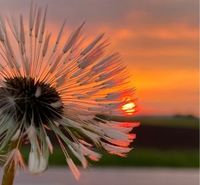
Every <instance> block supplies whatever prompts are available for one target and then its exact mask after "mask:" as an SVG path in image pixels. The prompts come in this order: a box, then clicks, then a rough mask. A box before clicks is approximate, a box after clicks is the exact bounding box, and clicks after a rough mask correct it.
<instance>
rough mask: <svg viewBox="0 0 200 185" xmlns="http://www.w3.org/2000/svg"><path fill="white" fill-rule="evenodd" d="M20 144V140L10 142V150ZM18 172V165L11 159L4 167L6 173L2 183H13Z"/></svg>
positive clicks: (9, 184)
mask: <svg viewBox="0 0 200 185" xmlns="http://www.w3.org/2000/svg"><path fill="white" fill-rule="evenodd" d="M18 144H19V142H18V140H16V141H13V142H12V143H11V144H10V147H9V150H10V151H12V150H13V149H14V148H16V147H17V145H18ZM15 172H16V165H15V161H14V160H10V161H9V162H8V164H6V166H5V167H4V174H3V179H2V184H1V185H13V182H14V178H15Z"/></svg>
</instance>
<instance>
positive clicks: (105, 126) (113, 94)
mask: <svg viewBox="0 0 200 185" xmlns="http://www.w3.org/2000/svg"><path fill="white" fill-rule="evenodd" d="M46 19H47V8H45V9H44V10H43V9H42V8H41V7H39V6H37V5H36V4H34V3H32V4H31V8H30V13H29V24H25V23H26V21H25V19H24V16H23V15H20V16H19V19H18V20H17V19H14V18H13V19H7V18H6V19H5V18H4V17H0V153H2V151H5V149H8V148H9V146H10V145H11V146H12V148H11V151H8V152H7V153H6V156H7V157H6V160H5V161H6V162H5V165H6V164H8V163H9V161H14V164H15V165H19V166H21V167H24V166H25V164H24V160H23V155H22V153H21V149H20V147H21V146H23V145H24V144H27V143H29V144H30V152H29V160H28V166H29V170H30V171H31V172H32V173H41V172H43V171H44V170H46V169H47V165H48V159H49V155H50V154H52V153H53V148H54V144H55V141H53V139H52V138H51V135H49V131H51V133H53V134H54V136H55V137H54V138H56V140H57V143H58V144H59V146H60V148H61V150H62V151H63V154H64V156H65V158H66V162H67V164H68V165H69V167H70V169H71V171H72V173H73V174H74V176H75V178H76V179H78V178H79V177H80V173H79V171H78V168H77V167H76V165H75V163H74V162H73V160H72V155H73V156H75V157H76V158H77V159H78V160H79V161H80V162H81V164H82V166H83V167H84V168H86V167H87V165H88V163H89V160H94V161H98V160H99V159H100V157H101V154H99V148H101V149H104V150H106V151H107V152H109V153H110V154H115V155H118V156H122V157H123V156H126V154H127V153H128V152H129V151H130V150H131V149H132V148H131V146H130V144H131V143H132V141H133V140H134V139H135V135H134V134H132V129H133V128H134V127H136V126H138V123H120V122H116V121H112V120H107V119H104V118H105V117H106V116H98V115H123V114H121V113H122V110H121V108H122V105H125V103H127V102H125V99H126V98H125V96H127V97H133V96H134V88H133V87H131V86H130V83H129V81H130V78H129V75H128V72H127V69H126V66H125V65H124V64H123V62H121V61H120V56H119V54H118V53H111V54H107V53H106V52H105V51H106V47H107V46H108V41H107V39H106V38H105V34H99V35H97V36H96V38H94V39H93V40H92V41H91V42H88V44H83V36H82V30H83V27H84V24H85V23H82V24H80V26H78V27H77V28H76V29H75V30H74V31H73V32H71V33H70V34H69V35H67V39H66V40H65V38H66V33H68V32H65V27H66V21H64V23H63V24H62V25H61V28H60V31H59V32H58V33H57V35H56V37H55V38H56V39H55V42H54V41H53V40H51V36H52V35H54V34H53V33H50V32H49V31H48V30H47V26H46V25H47V21H46ZM63 35H65V37H63ZM130 105H131V107H130ZM130 105H129V106H128V107H125V108H126V109H128V111H129V109H131V108H132V107H133V106H132V105H133V104H130ZM134 105H135V104H134ZM133 113H134V112H133ZM130 132H131V134H130ZM13 143H14V144H15V145H14V146H13ZM0 157H1V156H0Z"/></svg>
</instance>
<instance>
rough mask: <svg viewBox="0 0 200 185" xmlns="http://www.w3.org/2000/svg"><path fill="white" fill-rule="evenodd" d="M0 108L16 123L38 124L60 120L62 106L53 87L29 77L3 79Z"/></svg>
mask: <svg viewBox="0 0 200 185" xmlns="http://www.w3.org/2000/svg"><path fill="white" fill-rule="evenodd" d="M0 102H1V103H0V108H2V110H4V108H5V113H9V114H10V115H11V116H13V117H14V119H15V120H16V121H17V122H23V121H25V122H26V123H27V124H29V125H30V124H34V125H35V126H36V127H38V126H39V125H40V124H48V123H49V122H52V121H56V120H58V119H61V116H62V113H63V106H62V102H61V98H60V95H59V93H58V92H57V91H56V89H55V88H54V87H51V86H50V85H49V84H47V83H44V82H39V81H35V80H34V79H33V78H30V77H14V78H8V79H5V86H4V87H1V88H0Z"/></svg>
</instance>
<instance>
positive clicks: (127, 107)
mask: <svg viewBox="0 0 200 185" xmlns="http://www.w3.org/2000/svg"><path fill="white" fill-rule="evenodd" d="M135 107H136V105H135V103H134V102H132V101H131V100H128V102H126V103H125V104H124V105H122V106H121V109H122V111H123V112H125V113H126V114H128V115H132V114H133V113H134V112H135Z"/></svg>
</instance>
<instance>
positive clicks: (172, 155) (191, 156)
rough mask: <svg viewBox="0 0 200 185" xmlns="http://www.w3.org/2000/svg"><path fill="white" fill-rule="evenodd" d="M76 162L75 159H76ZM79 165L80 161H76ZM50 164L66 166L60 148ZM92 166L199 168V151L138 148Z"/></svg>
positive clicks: (110, 156)
mask: <svg viewBox="0 0 200 185" xmlns="http://www.w3.org/2000/svg"><path fill="white" fill-rule="evenodd" d="M23 153H24V156H25V159H26V160H27V158H28V149H23ZM74 160H75V159H74ZM75 161H76V160H75ZM76 162H77V163H79V162H78V161H76ZM49 163H50V165H52V166H65V165H66V161H65V157H64V155H63V153H62V151H61V150H60V149H59V148H55V149H54V153H53V155H51V156H50V159H49ZM90 165H91V166H116V167H147V166H148V167H183V168H198V167H199V155H198V150H158V149H150V148H136V149H134V150H133V151H131V152H130V153H129V154H128V156H127V157H124V158H121V157H118V156H114V155H110V154H107V153H105V152H104V153H103V155H102V158H101V159H100V161H98V162H93V161H90Z"/></svg>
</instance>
